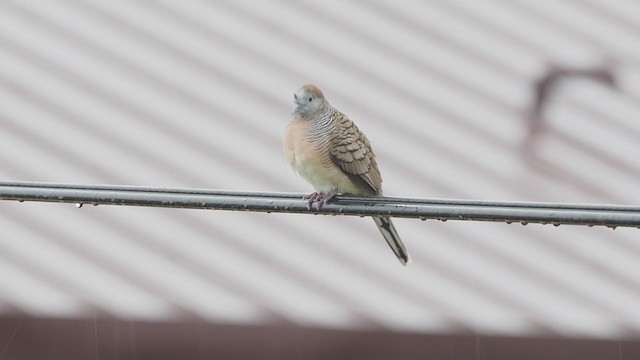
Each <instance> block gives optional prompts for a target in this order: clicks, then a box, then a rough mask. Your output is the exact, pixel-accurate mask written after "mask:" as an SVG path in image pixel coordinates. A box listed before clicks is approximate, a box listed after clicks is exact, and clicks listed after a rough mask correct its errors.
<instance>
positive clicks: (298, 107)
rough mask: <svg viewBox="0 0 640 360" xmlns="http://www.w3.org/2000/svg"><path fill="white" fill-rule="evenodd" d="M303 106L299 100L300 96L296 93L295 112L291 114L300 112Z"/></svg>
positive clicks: (294, 96) (294, 95)
mask: <svg viewBox="0 0 640 360" xmlns="http://www.w3.org/2000/svg"><path fill="white" fill-rule="evenodd" d="M301 106H302V103H301V102H300V101H299V100H298V95H297V94H295V93H294V94H293V110H292V111H291V113H292V114H295V113H297V112H299V110H300V107H301Z"/></svg>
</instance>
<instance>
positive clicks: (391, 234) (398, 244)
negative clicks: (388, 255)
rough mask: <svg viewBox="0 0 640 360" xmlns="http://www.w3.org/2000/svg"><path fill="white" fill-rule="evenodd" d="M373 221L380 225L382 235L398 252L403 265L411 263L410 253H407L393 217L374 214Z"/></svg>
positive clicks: (396, 252)
mask: <svg viewBox="0 0 640 360" xmlns="http://www.w3.org/2000/svg"><path fill="white" fill-rule="evenodd" d="M373 221H375V222H376V225H378V229H380V232H381V233H382V236H384V239H385V240H387V243H388V244H389V246H390V247H391V250H393V252H394V253H395V254H396V256H397V257H398V260H400V262H401V263H402V265H404V266H407V265H409V263H411V259H410V258H409V253H407V249H406V248H405V247H404V244H403V243H402V240H400V236H398V232H397V231H396V228H395V226H393V223H392V222H391V218H390V217H380V216H374V217H373Z"/></svg>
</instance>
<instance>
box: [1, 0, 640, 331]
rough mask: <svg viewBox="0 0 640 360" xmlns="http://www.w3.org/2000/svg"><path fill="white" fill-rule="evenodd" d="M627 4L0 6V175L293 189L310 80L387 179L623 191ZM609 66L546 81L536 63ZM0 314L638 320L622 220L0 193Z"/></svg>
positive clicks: (411, 324)
mask: <svg viewBox="0 0 640 360" xmlns="http://www.w3.org/2000/svg"><path fill="white" fill-rule="evenodd" d="M639 34H640V3H638V2H636V1H632V0H625V1H623V0H620V1H615V2H611V1H599V0H585V1H581V2H576V1H570V0H561V1H555V2H534V1H525V0H519V1H506V0H482V1H473V2H470V1H463V0H447V1H445V0H432V1H426V2H425V1H418V0H415V1H409V0H406V1H402V2H395V3H394V4H393V6H392V5H390V4H389V2H387V1H384V0H374V1H368V2H366V3H357V2H342V1H337V0H327V1H322V2H318V1H310V0H309V1H292V0H271V1H215V2H210V1H205V0H188V1H180V2H176V1H170V0H141V1H120V0H118V1H108V2H105V1H98V0H93V1H80V0H69V1H65V0H50V1H29V0H27V1H25V0H5V1H2V2H0V178H2V179H4V180H33V181H48V182H71V183H88V184H92V183H99V184H131V185H148V186H167V187H189V188H215V189H229V190H230V189H237V190H259V191H288V192H310V191H311V188H310V186H309V185H307V184H306V183H305V182H304V180H302V179H301V178H299V177H297V175H295V174H294V173H293V171H292V170H291V169H290V168H289V165H288V164H287V162H286V160H285V159H284V157H283V155H282V153H281V137H282V134H283V132H284V129H285V127H286V124H287V122H288V120H289V114H290V110H291V108H292V94H293V92H294V91H295V90H296V89H297V88H298V87H299V86H300V85H302V84H305V83H315V84H317V85H319V86H320V87H321V88H322V89H323V90H324V92H325V95H326V96H327V97H328V99H329V101H330V102H331V103H332V104H333V105H334V106H335V107H336V108H338V109H340V110H341V111H343V112H344V113H346V114H348V115H349V116H350V118H351V119H353V120H354V121H355V122H356V123H357V124H358V125H359V127H360V129H362V130H363V131H364V132H365V133H366V134H367V136H368V138H369V140H370V141H371V143H372V144H373V147H374V150H375V151H376V153H377V155H378V159H379V164H380V167H381V170H382V174H383V178H384V180H385V182H384V186H385V194H386V195H393V196H411V197H441V198H442V197H444V198H469V199H487V200H534V201H554V202H592V203H617V204H638V203H640V187H638V184H639V181H640V163H639V162H638V159H639V158H640V141H639V140H640V121H638V119H640V47H639V46H637V45H638V43H639V41H640V35H639ZM558 68H561V69H567V68H568V69H579V70H580V69H604V70H603V71H604V72H607V73H610V74H612V75H613V78H614V80H615V81H614V83H613V84H611V83H607V82H606V81H604V82H603V81H600V80H601V79H598V78H592V77H575V78H568V79H566V80H564V81H557V82H556V83H555V86H554V87H553V89H552V90H553V91H550V92H549V93H548V94H547V98H546V100H545V106H544V108H543V109H537V110H536V108H535V105H534V104H535V102H536V96H537V94H538V92H537V91H538V90H540V83H541V81H544V79H545V78H548V77H549V74H550V73H551V74H552V73H553V71H554V70H553V69H558ZM0 214H1V216H0V228H2V234H1V236H0V311H1V312H3V313H4V314H19V315H20V314H22V315H28V316H33V317H43V318H45V317H55V318H83V317H87V316H94V315H95V314H98V315H99V316H105V317H115V318H118V319H137V320H145V321H146V320H149V321H174V320H177V319H196V320H205V321H208V322H212V323H216V324H230V325H233V326H236V325H261V324H262V325H263V324H281V325H282V324H284V325H299V326H305V327H316V328H324V329H352V330H354V329H379V330H384V331H387V330H391V331H410V332H418V333H421V332H438V333H450V332H460V331H462V332H466V331H471V332H479V333H483V334H500V335H531V334H546V335H567V336H590V337H598V338H600V337H602V338H616V337H619V336H629V335H636V334H638V333H639V332H640V312H639V311H638V304H640V278H639V277H638V274H640V261H638V259H639V258H640V241H639V240H638V239H639V237H640V236H639V235H640V230H638V229H617V230H615V231H614V230H611V229H606V228H587V227H570V226H565V227H563V226H561V227H553V226H542V225H529V226H526V227H523V226H521V225H515V224H513V225H506V224H486V223H471V222H454V223H451V222H448V223H440V222H436V221H433V220H430V221H427V222H421V221H412V220H403V219H398V220H397V221H396V226H397V228H398V230H399V232H400V234H401V236H402V237H403V239H404V242H405V244H406V245H407V247H408V249H409V251H410V253H411V256H412V259H413V264H412V265H411V266H410V267H408V268H404V267H402V266H401V265H399V263H398V261H397V260H396V259H395V257H394V256H393V254H392V252H391V251H390V250H389V248H388V246H387V245H386V244H385V242H384V240H383V239H382V238H381V236H380V235H379V233H378V230H377V229H376V228H375V226H374V224H373V222H372V221H371V220H370V219H359V218H342V217H326V216H303V215H275V214H249V213H230V212H204V211H192V210H169V209H149V208H124V207H107V206H98V207H93V206H84V207H82V208H81V209H76V208H74V207H73V206H67V205H56V204H36V203H24V204H19V203H9V202H3V203H0Z"/></svg>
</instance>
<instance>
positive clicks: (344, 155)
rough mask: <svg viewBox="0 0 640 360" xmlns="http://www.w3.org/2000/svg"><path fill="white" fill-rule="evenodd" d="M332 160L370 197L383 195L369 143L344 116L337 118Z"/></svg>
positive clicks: (333, 137)
mask: <svg viewBox="0 0 640 360" xmlns="http://www.w3.org/2000/svg"><path fill="white" fill-rule="evenodd" d="M330 154H331V159H332V161H333V162H334V163H335V164H336V165H337V166H338V167H340V169H342V171H344V172H345V174H347V175H348V176H349V178H351V180H352V181H353V182H354V183H356V184H358V185H359V186H360V187H361V188H362V189H363V191H365V192H366V193H368V194H370V195H379V194H381V185H382V178H381V177H380V171H379V170H378V165H377V164H376V160H375V155H374V154H373V151H372V150H371V145H369V141H368V140H367V138H366V137H365V136H364V134H363V133H362V132H360V130H359V129H358V128H357V127H356V125H355V124H354V123H353V121H351V120H349V118H347V117H346V116H345V115H344V114H342V113H338V116H336V126H335V128H334V133H333V134H332V136H331V150H330Z"/></svg>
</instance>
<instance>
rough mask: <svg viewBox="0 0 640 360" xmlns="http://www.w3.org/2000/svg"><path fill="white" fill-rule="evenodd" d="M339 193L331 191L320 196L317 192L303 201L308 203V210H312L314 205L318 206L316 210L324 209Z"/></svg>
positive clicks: (305, 197)
mask: <svg viewBox="0 0 640 360" xmlns="http://www.w3.org/2000/svg"><path fill="white" fill-rule="evenodd" d="M336 194H337V191H330V192H328V193H326V194H320V193H317V192H314V193H311V194H309V195H306V196H304V197H303V198H302V199H303V200H305V201H306V202H307V209H308V210H311V207H312V206H313V203H315V204H316V206H315V208H316V210H318V211H319V210H320V209H322V207H323V206H325V205H326V204H329V203H330V202H331V201H333V200H334V199H335V197H336Z"/></svg>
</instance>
